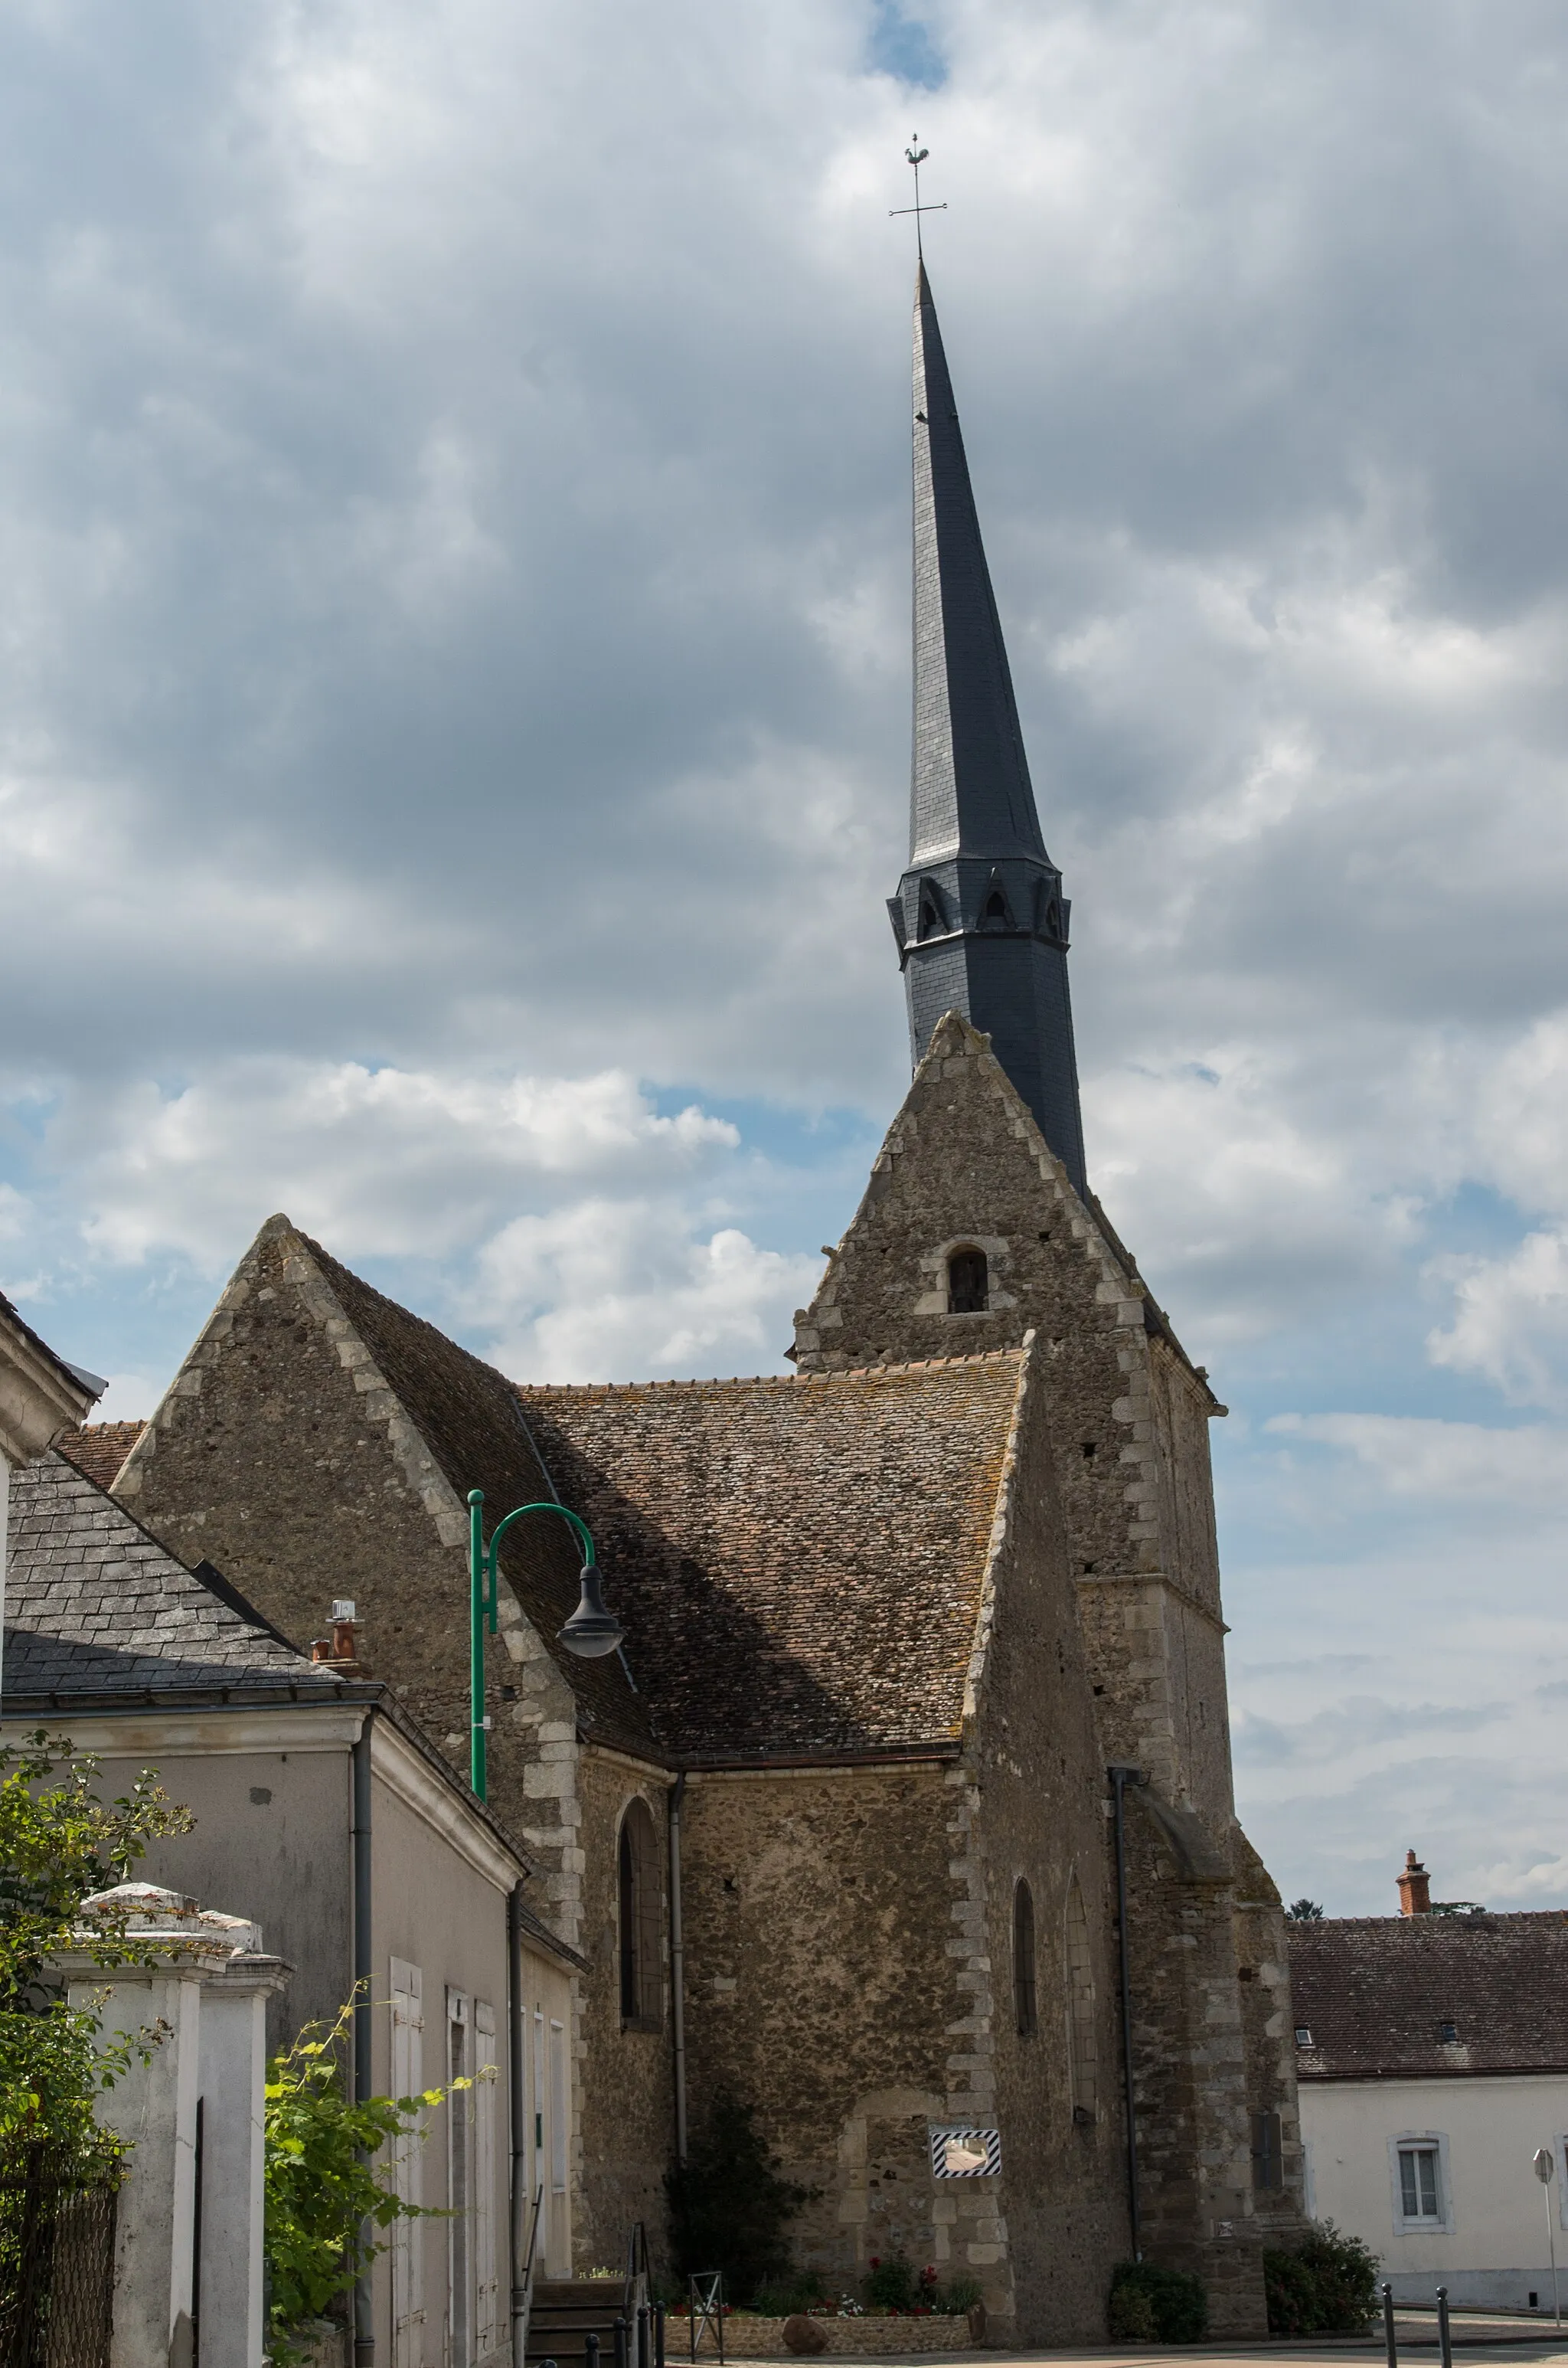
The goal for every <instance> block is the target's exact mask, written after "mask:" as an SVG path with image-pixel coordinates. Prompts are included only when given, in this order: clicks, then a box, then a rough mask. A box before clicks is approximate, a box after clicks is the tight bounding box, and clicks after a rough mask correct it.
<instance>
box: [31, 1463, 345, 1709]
mask: <svg viewBox="0 0 1568 2368" xmlns="http://www.w3.org/2000/svg"><path fill="white" fill-rule="evenodd" d="M225 1592H226V1594H227V1595H228V1596H229V1597H230V1599H231V1600H227V1601H225V1600H222V1598H221V1597H220V1596H218V1595H216V1594H214V1593H213V1592H212V1590H211V1589H210V1588H208V1587H206V1586H205V1585H203V1583H202V1581H201V1580H200V1579H199V1577H196V1576H195V1575H194V1574H193V1573H192V1572H190V1571H188V1570H187V1569H186V1567H185V1565H184V1564H183V1563H180V1562H177V1561H176V1559H175V1557H174V1555H173V1554H170V1553H169V1552H168V1550H167V1549H166V1547H164V1546H162V1545H160V1544H159V1543H158V1541H157V1540H156V1538H154V1537H153V1536H152V1535H151V1534H150V1533H149V1532H148V1531H146V1530H144V1529H142V1525H141V1523H140V1522H139V1521H136V1520H133V1519H132V1518H131V1515H130V1514H129V1513H128V1512H126V1510H125V1509H124V1508H123V1507H122V1506H120V1505H118V1504H117V1503H116V1502H115V1500H114V1498H113V1497H108V1496H106V1495H105V1494H104V1491H103V1490H102V1489H101V1488H100V1487H98V1486H97V1484H96V1482H94V1481H92V1480H90V1479H88V1478H87V1477H86V1475H85V1474H84V1473H83V1472H81V1471H79V1470H77V1469H76V1468H75V1466H74V1465H73V1464H72V1463H68V1462H67V1461H66V1459H65V1458H64V1457H63V1456H62V1455H61V1454H59V1453H58V1452H51V1453H49V1454H47V1455H43V1456H40V1458H39V1459H38V1461H37V1462H36V1463H29V1464H28V1465H26V1466H25V1467H24V1468H23V1470H21V1471H20V1472H17V1473H14V1474H12V1478H11V1522H10V1557H9V1561H8V1563H7V1565H6V1643H5V1672H4V1681H3V1685H0V1698H3V1699H4V1701H5V1703H6V1707H7V1708H9V1707H11V1706H13V1705H14V1704H16V1703H17V1702H19V1701H21V1700H24V1699H27V1698H38V1697H42V1696H48V1695H54V1694H58V1695H69V1696H74V1695H80V1694H107V1693H144V1692H149V1691H151V1692H157V1691H161V1690H167V1689H181V1690H184V1689H189V1688H192V1687H200V1686H220V1685H221V1686H227V1687H234V1686H244V1685H248V1684H256V1685H262V1684H266V1685H272V1686H276V1685H277V1684H278V1681H279V1680H280V1679H281V1680H283V1681H286V1682H289V1683H299V1684H301V1685H302V1686H307V1687H312V1688H313V1687H320V1688H321V1689H322V1690H323V1691H326V1692H329V1693H330V1692H334V1691H336V1680H335V1679H334V1678H333V1677H332V1676H330V1675H329V1674H328V1673H326V1672H324V1671H322V1670H317V1669H313V1668H312V1665H311V1663H310V1662H309V1661H307V1660H306V1659H305V1658H304V1656H302V1655H301V1654H299V1653H296V1652H295V1651H294V1650H293V1649H292V1647H291V1646H290V1645H286V1644H284V1643H283V1642H282V1641H281V1640H280V1639H279V1638H278V1636H277V1635H276V1634H274V1633H273V1632H272V1631H271V1630H270V1629H268V1628H267V1625H266V1624H265V1622H261V1621H260V1619H259V1617H258V1618H257V1619H256V1621H255V1622H254V1623H253V1622H252V1621H251V1620H250V1619H249V1618H247V1617H246V1616H245V1613H244V1609H242V1608H237V1606H239V1605H241V1604H243V1599H235V1598H234V1597H233V1589H226V1590H225Z"/></svg>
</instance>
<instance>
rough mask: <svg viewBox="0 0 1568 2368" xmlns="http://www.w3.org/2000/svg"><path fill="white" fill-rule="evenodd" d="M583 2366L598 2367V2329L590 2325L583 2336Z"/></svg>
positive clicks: (586, 2367) (584, 2367)
mask: <svg viewBox="0 0 1568 2368" xmlns="http://www.w3.org/2000/svg"><path fill="white" fill-rule="evenodd" d="M583 2368H599V2337H598V2329H597V2328H593V2327H590V2328H589V2329H588V2331H587V2333H586V2335H585V2336H584V2338H583Z"/></svg>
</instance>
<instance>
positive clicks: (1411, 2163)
mask: <svg viewBox="0 0 1568 2368" xmlns="http://www.w3.org/2000/svg"><path fill="white" fill-rule="evenodd" d="M1389 2167H1390V2169H1391V2170H1392V2173H1393V2218H1394V2233H1395V2235H1396V2236H1404V2237H1415V2236H1420V2235H1422V2234H1423V2233H1428V2234H1434V2235H1435V2234H1437V2233H1439V2232H1442V2233H1445V2234H1446V2233H1448V2232H1449V2230H1450V2229H1451V2227H1452V2219H1451V2216H1450V2214H1449V2165H1448V2143H1447V2140H1446V2139H1445V2138H1444V2137H1443V2135H1442V2134H1441V2132H1440V2131H1437V2130H1410V2131H1406V2132H1405V2134H1404V2135H1403V2136H1402V2137H1398V2138H1392V2139H1391V2140H1390V2142H1389Z"/></svg>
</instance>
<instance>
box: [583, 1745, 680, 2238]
mask: <svg viewBox="0 0 1568 2368" xmlns="http://www.w3.org/2000/svg"><path fill="white" fill-rule="evenodd" d="M669 1781H670V1780H669V1779H668V1778H667V1777H666V1776H665V1773H664V1771H663V1770H659V1769H652V1768H646V1767H642V1766H640V1765H639V1764H638V1763H637V1762H636V1761H634V1760H631V1759H626V1758H624V1757H623V1756H622V1755H621V1754H620V1753H619V1752H613V1751H604V1750H599V1749H596V1748H594V1747H593V1746H591V1745H590V1746H586V1747H585V1748H584V1751H583V1755H582V1765H581V1770H580V1777H579V1799H580V1804H581V1808H582V1817H583V1824H582V1829H581V1844H582V1854H583V1862H584V1884H583V1924H582V1939H581V1941H580V1944H579V1945H580V1946H581V1948H582V1951H583V1953H584V1955H585V1957H586V1958H587V1961H588V1971H587V1973H586V1974H585V1975H584V1976H583V1980H582V1989H583V2016H582V2025H581V2037H580V2046H581V2050H582V2054H581V2061H580V2067H579V2078H580V2080H581V2094H582V2110H581V2118H580V2124H579V2128H580V2135H581V2139H582V2143H583V2147H584V2151H585V2157H586V2159H587V2161H588V2163H589V2164H590V2165H591V2166H592V2170H591V2173H590V2175H589V2177H588V2178H587V2180H585V2192H586V2193H587V2196H588V2199H589V2204H590V2217H589V2221H588V2225H587V2226H586V2227H585V2230H584V2231H583V2233H582V2235H581V2237H579V2238H578V2239H577V2240H576V2251H577V2261H578V2267H579V2270H580V2271H581V2270H588V2269H613V2268H614V2267H616V2266H617V2264H618V2263H619V2262H620V2261H622V2260H624V2259H625V2257H626V2242H627V2237H628V2236H629V2234H630V2232H631V2227H632V2225H633V2223H634V2222H636V2221H639V2220H641V2221H642V2225H643V2226H644V2227H645V2228H646V2230H647V2232H648V2242H649V2246H650V2248H651V2249H652V2251H653V2257H654V2259H655V2260H665V2258H667V2245H666V2240H665V2218H666V2213H665V2185H664V2181H665V2172H666V2170H667V2169H669V2167H670V2162H671V2159H672V2155H673V2149H674V2135H675V2101H674V2086H675V2081H674V2070H673V2055H672V2049H673V2044H674V2043H673V2038H672V2034H671V2029H670V1987H669V1952H668V1936H669V1835H668V1826H667V1814H668V1801H669ZM633 1799H641V1800H642V1801H643V1802H645V1803H646V1804H647V1807H648V1811H649V1815H650V1816H651V1817H652V1819H653V1832H654V1835H655V1836H656V1838H657V1849H658V1863H657V1873H658V1884H659V1930H660V1931H661V1933H662V1934H663V1935H664V1942H663V1946H662V1950H661V1957H660V1968H661V1973H662V1975H663V1980H662V1984H661V1991H660V2014H659V2028H658V2029H657V2030H656V2031H638V2030H624V2029H623V2028H622V2026H621V2020H620V1963H619V1937H620V1928H619V1855H618V1850H619V1836H620V1822H621V1819H622V1817H623V1816H624V1815H625V1813H626V1809H627V1805H628V1804H629V1803H630V1802H631V1801H632V1800H633Z"/></svg>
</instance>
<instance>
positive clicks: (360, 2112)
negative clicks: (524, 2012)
mask: <svg viewBox="0 0 1568 2368" xmlns="http://www.w3.org/2000/svg"><path fill="white" fill-rule="evenodd" d="M353 2011H354V2007H353V2001H352V2000H350V2002H349V2004H348V2005H347V2006H346V2007H345V2008H344V2009H343V2010H342V2012H341V2013H340V2014H339V2016H338V2018H337V2020H336V2021H335V2022H334V2023H330V2024H329V2023H324V2022H312V2023H307V2024H306V2025H305V2027H304V2028H303V2030H302V2031H301V2032H300V2034H299V2036H298V2038H297V2039H295V2041H294V2043H293V2044H292V2045H291V2046H290V2047H288V2048H286V2049H285V2050H284V2052H283V2053H282V2054H281V2055H275V2056H274V2057H273V2059H272V2061H271V2063H270V2064H269V2065H268V2066H267V2089H266V2103H265V2109H264V2110H265V2121H264V2126H265V2148H266V2152H265V2169H264V2180H265V2192H266V2221H265V2226H266V2235H265V2245H266V2253H267V2272H268V2292H269V2298H270V2325H269V2332H268V2339H267V2348H268V2351H270V2353H271V2356H272V2358H273V2359H274V2361H277V2362H287V2361H289V2360H290V2358H292V2357H294V2356H295V2354H294V2352H293V2351H292V2349H291V2347H290V2343H289V2330H290V2328H298V2327H301V2326H303V2325H304V2324H305V2323H306V2322H307V2321H308V2320H311V2319H312V2318H319V2317H322V2315H323V2313H324V2311H325V2310H326V2309H327V2307H328V2305H330V2304H331V2303H333V2302H335V2300H336V2298H337V2297H338V2295H340V2294H347V2292H348V2290H349V2288H350V2287H351V2286H352V2285H354V2283H356V2281H357V2280H358V2278H359V2277H360V2276H361V2275H362V2273H363V2272H364V2271H366V2270H367V2269H368V2268H369V2265H370V2263H371V2262H372V2261H373V2260H375V2258H376V2255H377V2254H378V2253H382V2252H384V2251H385V2250H386V2248H387V2245H388V2243H389V2242H390V2241H391V2240H390V2238H389V2237H387V2236H386V2235H385V2234H384V2233H383V2232H384V2231H385V2230H387V2229H389V2228H390V2227H391V2226H392V2224H393V2222H394V2221H397V2220H400V2219H429V2218H440V2217H444V2216H445V2215H444V2214H439V2213H434V2212H432V2211H430V2210H429V2209H428V2208H427V2207H426V2206H425V2205H423V2204H417V2203H404V2202H403V2199H402V2198H401V2197H400V2196H399V2195H398V2194H397V2192H396V2191H395V2189H394V2187H393V2185H392V2178H393V2171H394V2157H393V2156H392V2152H391V2151H390V2149H391V2148H392V2147H397V2146H417V2145H418V2144H420V2143H421V2141H422V2138H423V2135H424V2129H423V2123H424V2117H425V2115H426V2112H428V2111H429V2110H430V2109H431V2108H432V2107H433V2106H437V2105H439V2104H442V2103H444V2102H445V2101H446V2100H447V2099H448V2098H449V2097H450V2096H452V2095H454V2094H455V2093H456V2092H457V2091H458V2090H459V2089H471V2088H472V2086H473V2083H472V2080H466V2079H463V2080H454V2081H453V2082H452V2084H451V2086H450V2088H449V2089H421V2090H420V2091H419V2093H418V2095H417V2096H413V2097H369V2098H367V2099H366V2100H364V2101H363V2102H362V2103H356V2102H355V2101H354V2100H352V2099H351V2098H350V2097H349V2096H348V2094H347V2089H346V2086H345V2083H344V2078H343V2055H344V2053H345V2049H346V2046H347V2039H348V2032H349V2021H350V2017H351V2016H352V2014H353ZM377 2157H380V2158H379V2159H378V2158H377Z"/></svg>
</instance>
